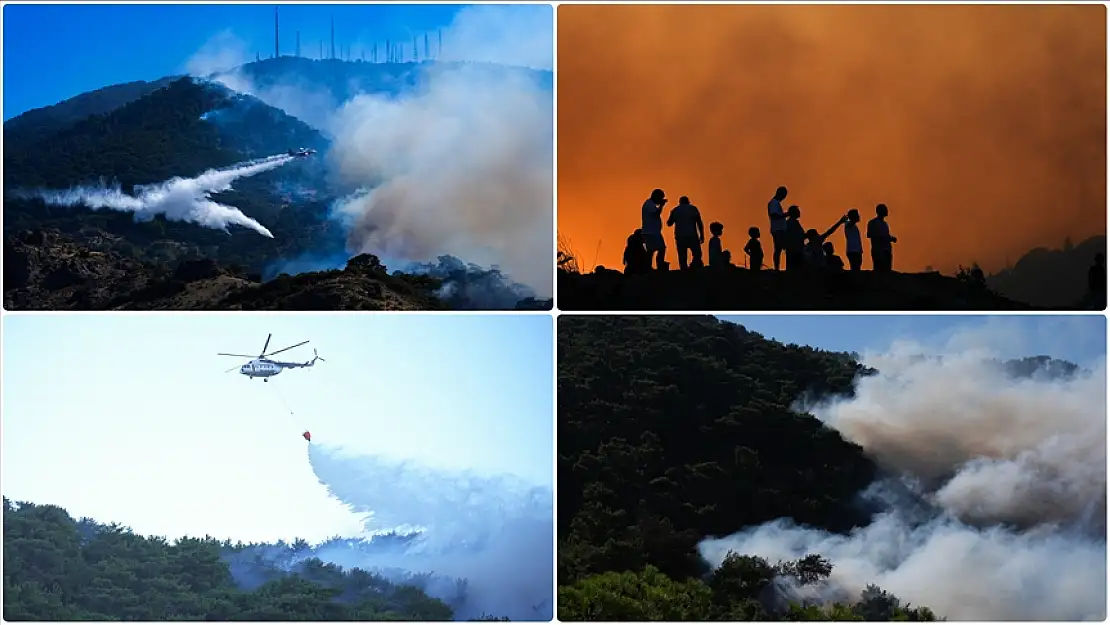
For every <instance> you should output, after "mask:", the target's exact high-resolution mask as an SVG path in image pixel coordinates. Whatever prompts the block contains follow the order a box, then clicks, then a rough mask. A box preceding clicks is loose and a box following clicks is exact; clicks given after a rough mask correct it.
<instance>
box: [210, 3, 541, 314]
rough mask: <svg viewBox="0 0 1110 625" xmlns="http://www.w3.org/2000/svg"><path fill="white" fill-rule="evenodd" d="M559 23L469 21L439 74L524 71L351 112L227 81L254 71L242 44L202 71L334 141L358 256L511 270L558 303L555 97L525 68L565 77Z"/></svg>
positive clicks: (326, 99)
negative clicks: (447, 258)
mask: <svg viewBox="0 0 1110 625" xmlns="http://www.w3.org/2000/svg"><path fill="white" fill-rule="evenodd" d="M552 23H553V10H552V8H551V7H550V6H548V5H534V6H512V5H475V6H468V7H464V8H463V9H461V10H460V11H459V12H458V13H457V14H456V16H455V18H454V20H453V21H452V23H451V24H450V25H449V26H448V27H447V28H446V29H444V31H443V41H444V43H443V45H444V52H443V55H442V56H441V57H440V58H439V59H438V60H441V61H466V62H487V63H499V64H502V65H508V66H516V68H513V69H510V68H508V67H489V66H475V65H463V66H459V65H446V66H445V65H439V66H437V65H432V66H425V67H424V68H422V69H421V70H420V71H421V72H422V74H421V84H420V86H419V87H418V88H417V89H415V90H413V91H412V92H410V93H407V94H404V95H401V96H399V97H396V98H393V97H388V96H381V95H366V94H363V95H358V96H356V97H354V98H352V99H350V100H347V101H345V102H341V101H340V100H339V94H334V93H330V92H328V91H326V90H323V89H321V88H320V87H319V86H312V85H309V84H308V83H307V82H306V81H304V80H301V79H299V78H296V77H288V78H287V79H286V80H284V81H283V82H280V83H278V84H274V85H267V86H265V87H262V86H259V85H256V84H254V83H253V82H252V81H251V79H250V78H249V77H248V76H246V74H245V73H243V72H242V71H239V70H238V69H235V70H230V71H228V70H227V69H226V68H224V67H222V64H223V63H224V62H225V60H226V59H233V58H243V55H241V54H240V52H239V50H240V46H239V44H238V43H237V42H235V41H234V39H233V38H226V37H225V38H222V39H214V40H213V42H210V45H209V46H206V48H205V49H204V50H202V51H201V52H200V53H198V55H197V56H196V58H195V59H194V60H192V61H191V62H190V63H189V64H188V66H189V67H190V68H191V69H190V71H191V72H192V73H194V75H197V76H200V77H205V78H210V79H213V80H215V81H217V82H220V83H222V84H224V85H225V86H227V87H229V88H231V89H233V90H235V91H239V92H242V93H246V94H249V95H253V96H255V97H257V98H258V99H260V100H262V101H263V102H265V103H267V104H269V105H271V106H274V107H276V108H279V109H282V110H283V111H285V112H286V113H288V114H290V115H292V116H294V117H297V118H299V119H301V120H302V121H305V122H306V123H308V124H309V125H311V126H313V127H315V128H316V129H318V130H320V131H321V132H322V133H323V134H324V135H326V136H328V137H330V138H331V139H332V140H333V142H334V143H333V146H332V149H331V150H330V152H329V153H328V154H327V162H328V163H329V164H330V165H331V166H332V167H333V168H334V169H335V176H334V181H335V183H336V184H337V186H338V187H340V188H341V191H342V192H343V193H347V194H349V195H348V196H347V198H346V199H345V200H344V201H342V202H341V203H340V205H339V206H338V208H337V211H336V213H335V216H336V218H337V219H340V220H342V221H343V222H344V223H345V224H347V225H349V226H350V228H351V232H350V236H349V237H348V251H349V252H350V253H352V254H357V253H361V252H372V253H374V254H376V255H378V256H380V257H390V258H394V259H396V260H398V261H406V262H428V261H434V260H435V259H436V257H438V256H440V255H445V254H449V255H453V256H456V257H459V258H462V259H464V260H465V261H467V262H471V263H476V264H478V265H483V266H487V267H488V266H497V267H499V268H500V269H501V270H502V271H503V272H504V273H505V274H507V275H508V277H509V278H511V279H512V280H515V281H517V282H521V283H523V284H526V285H528V286H529V287H531V288H532V289H533V290H535V291H536V293H537V295H539V296H541V297H549V296H550V295H551V293H552V291H553V285H552V272H551V258H552V257H553V256H554V247H553V243H552V240H553V225H552V215H553V205H552V194H553V191H554V189H553V186H554V185H553V159H552V151H553V112H554V107H553V103H552V91H551V90H550V88H548V87H547V86H545V85H540V84H536V83H535V82H534V81H533V80H531V79H530V78H529V77H528V74H526V73H525V71H524V70H520V69H519V68H520V67H529V68H537V69H550V68H551V67H552V66H553V58H554V47H553V35H552V30H553V29H552ZM220 41H225V42H227V46H228V47H229V51H228V52H226V53H225V52H223V51H222V50H221V49H220V47H219V42H220ZM354 47H355V48H356V49H361V48H366V47H367V46H366V44H365V43H362V44H356V45H355V46H354ZM244 60H246V59H244ZM217 68H218V69H217Z"/></svg>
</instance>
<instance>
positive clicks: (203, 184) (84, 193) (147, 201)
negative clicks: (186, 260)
mask: <svg viewBox="0 0 1110 625" xmlns="http://www.w3.org/2000/svg"><path fill="white" fill-rule="evenodd" d="M292 160H293V157H291V156H286V155H276V156H270V157H267V158H263V159H258V160H253V161H247V162H244V163H239V164H237V165H233V166H231V167H226V168H223V169H210V170H208V171H206V172H204V173H202V174H200V175H199V176H196V177H195V178H176V177H175V178H171V179H169V180H166V181H164V182H158V183H154V184H147V185H135V188H134V194H133V195H129V194H127V193H124V192H123V190H122V189H121V188H120V187H119V186H118V185H116V186H107V185H104V184H101V185H98V186H78V187H72V188H70V189H64V190H49V189H42V190H33V191H32V190H17V191H15V192H14V193H13V195H15V196H17V197H22V198H27V199H32V198H34V199H40V200H42V201H43V202H46V203H47V204H52V205H55V206H87V207H88V208H90V209H92V210H99V209H104V208H106V209H109V210H114V211H120V212H128V213H131V214H133V215H134V217H135V220H136V221H150V220H152V219H154V217H155V216H157V215H162V216H164V217H165V218H166V219H169V220H171V221H187V222H192V223H195V224H199V225H201V226H204V227H206V228H214V229H217V230H224V231H225V232H226V231H227V228H228V226H231V225H237V226H243V227H245V228H250V229H251V230H254V231H255V232H257V233H259V234H261V235H263V236H265V237H269V238H271V239H272V238H273V237H274V235H273V234H272V233H271V232H270V231H269V230H268V229H267V228H266V227H265V226H263V225H262V224H260V223H258V221H256V220H254V219H252V218H250V217H248V216H247V215H246V214H244V213H243V212H242V211H241V210H239V209H238V208H235V207H234V206H227V205H225V204H220V203H219V202H216V201H215V200H213V199H212V198H211V195H212V194H213V193H219V192H221V191H228V190H230V189H231V185H232V183H233V182H235V180H237V179H239V178H245V177H249V176H256V175H258V174H261V173H263V172H267V171H270V170H272V169H277V168H278V167H281V166H282V165H285V164H286V163H289V162H290V161H292Z"/></svg>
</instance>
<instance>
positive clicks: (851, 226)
mask: <svg viewBox="0 0 1110 625" xmlns="http://www.w3.org/2000/svg"><path fill="white" fill-rule="evenodd" d="M859 222H860V216H859V211H858V210H856V209H854V208H853V209H851V210H849V211H848V221H847V222H846V223H845V224H844V255H845V256H847V257H848V267H849V268H850V269H851V270H852V271H859V270H860V269H861V268H863V237H861V236H860V233H859V225H858V224H859Z"/></svg>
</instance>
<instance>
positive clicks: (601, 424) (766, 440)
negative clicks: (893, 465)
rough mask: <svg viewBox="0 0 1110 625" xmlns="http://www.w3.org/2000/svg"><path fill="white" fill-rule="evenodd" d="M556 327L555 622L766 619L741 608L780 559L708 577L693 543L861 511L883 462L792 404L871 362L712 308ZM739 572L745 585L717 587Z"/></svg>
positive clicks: (832, 520) (749, 562)
mask: <svg viewBox="0 0 1110 625" xmlns="http://www.w3.org/2000/svg"><path fill="white" fill-rule="evenodd" d="M558 336H559V338H558V341H559V346H558V349H559V373H558V375H559V378H558V386H559V388H558V393H559V406H558V410H559V414H558V419H559V489H558V493H559V507H558V515H559V518H558V534H559V551H558V554H559V584H560V589H559V617H560V619H562V620H583V619H585V620H612V619H614V618H617V619H625V620H649V619H663V620H678V619H684V620H707V619H721V618H723V619H725V620H737V619H738V620H751V619H752V618H768V615H766V614H764V613H763V612H762V611H761V610H759V609H755V608H753V606H752V605H750V604H749V603H745V602H748V601H749V600H755V599H758V597H759V594H760V592H762V591H761V590H760V589H762V588H765V587H766V585H767V584H769V583H771V579H772V578H773V577H774V575H773V573H772V572H771V565H770V564H768V563H766V562H763V561H762V560H759V559H758V558H748V559H742V560H735V561H732V565H729V566H726V567H722V569H723V572H719V573H716V574H714V575H715V577H712V578H710V579H709V581H708V582H706V583H708V584H709V586H708V587H706V586H705V583H703V582H701V581H697V580H698V578H700V577H702V576H703V575H705V574H706V573H708V570H707V566H706V565H705V564H704V562H702V560H701V558H700V557H699V555H698V552H697V543H698V542H699V541H701V540H702V539H703V538H704V537H706V536H723V535H727V534H730V533H733V532H735V531H737V530H738V529H740V528H742V527H745V526H749V525H755V524H759V523H763V522H766V521H770V520H773V519H776V518H780V517H789V518H794V519H795V520H797V522H799V523H805V524H809V525H813V526H817V527H825V528H829V529H831V530H834V531H845V530H848V529H850V528H851V527H853V526H855V525H857V524H861V523H862V522H864V521H865V520H866V515H865V514H864V513H863V512H862V511H861V510H860V509H859V508H857V507H856V505H855V497H856V495H857V493H859V492H860V491H861V490H862V489H863V488H864V487H866V486H867V485H868V484H870V483H871V482H872V480H873V479H874V478H875V476H876V471H877V470H876V467H875V465H874V464H873V463H872V461H871V460H869V459H868V458H866V457H865V456H864V455H863V451H862V449H861V448H860V447H858V446H857V445H855V444H853V443H850V442H847V441H845V440H844V439H843V438H842V437H841V436H840V434H839V433H837V432H835V431H833V430H831V429H829V428H827V427H825V426H823V425H822V424H821V423H820V422H819V421H817V419H815V418H814V417H812V416H809V415H803V414H798V413H796V412H794V411H793V410H792V409H791V406H792V404H793V403H794V402H795V400H796V399H798V398H799V397H800V396H801V395H802V394H803V393H815V394H819V395H827V394H833V395H836V394H839V395H849V394H851V393H852V392H853V391H852V384H853V381H854V379H855V378H856V376H858V375H869V374H870V373H871V371H870V370H868V369H866V368H864V367H862V366H861V365H859V364H858V363H856V362H854V361H853V360H852V359H851V357H850V356H849V355H846V354H834V353H829V352H823V351H819V350H815V349H812V348H808V347H797V346H785V345H782V344H780V343H777V342H773V341H768V340H765V339H763V338H762V337H761V336H760V335H758V334H755V333H752V332H748V331H746V330H745V329H744V328H743V327H741V326H737V325H735V324H731V323H726V322H722V321H718V320H716V319H714V318H712V317H651V316H649V317H593V316H591V317H568V316H563V317H560V318H559V327H558ZM811 564H812V563H811ZM733 565H735V566H733ZM730 567H732V568H730ZM818 568H820V567H818ZM730 571H731V572H730ZM738 571H739V572H738ZM734 573H735V574H738V575H740V576H741V577H743V576H744V575H747V576H748V579H749V581H748V582H747V583H748V585H749V586H748V590H746V591H744V592H740V593H739V594H736V593H733V594H732V595H730V594H729V592H726V591H725V590H724V589H723V588H718V587H714V584H715V583H716V584H718V585H719V584H725V586H726V587H727V586H728V584H729V583H732V582H728V579H729V578H728V576H729V575H732V574H734ZM825 575H827V572H826V573H825ZM683 580H687V581H683ZM714 580H716V581H714ZM759 580H762V581H759ZM753 584H754V585H753ZM636 588H639V589H640V590H634V589H636ZM657 593H661V594H660V596H669V597H671V599H670V600H669V601H665V602H662V603H660V602H657V601H654V600H653V599H651V597H652V596H653V595H655V594H657ZM721 593H724V594H721ZM730 597H731V598H730ZM741 599H743V601H741ZM738 602H739V603H738ZM666 604H670V605H666ZM753 610H754V611H753ZM760 615H762V616H760ZM803 616H804V615H803ZM834 616H835V615H834ZM841 616H843V615H841ZM873 616H874V615H873ZM879 616H883V615H881V614H880V615H879ZM799 618H801V620H822V619H826V618H830V616H829V615H828V614H826V613H821V612H820V611H818V613H817V614H816V615H814V614H810V615H809V617H808V618H803V617H799ZM886 618H893V613H891V614H887V615H886ZM837 620H844V619H843V618H839V617H838V618H837ZM879 620H886V619H879Z"/></svg>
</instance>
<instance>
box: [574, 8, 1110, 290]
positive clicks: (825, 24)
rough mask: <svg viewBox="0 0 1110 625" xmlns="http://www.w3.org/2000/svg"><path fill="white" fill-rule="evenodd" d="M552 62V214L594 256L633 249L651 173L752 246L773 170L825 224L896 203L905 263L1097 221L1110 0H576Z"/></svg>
mask: <svg viewBox="0 0 1110 625" xmlns="http://www.w3.org/2000/svg"><path fill="white" fill-rule="evenodd" d="M557 76H558V78H557V79H558V106H559V108H558V137H559V143H558V159H559V160H558V167H559V169H558V194H559V195H558V203H559V205H558V211H559V213H558V215H559V234H560V236H561V237H565V238H568V239H569V240H570V242H571V245H572V247H573V251H574V252H575V253H577V254H578V255H579V259H580V261H581V263H582V265H583V268H586V267H589V268H592V267H593V265H594V264H595V263H594V255H595V251H596V248H597V245H598V241H599V240H601V242H602V243H601V249H600V253H599V254H598V255H597V264H604V265H606V266H609V267H615V268H619V267H621V254H622V252H623V249H624V244H625V239H626V238H627V237H628V235H629V234H630V233H631V232H632V231H633V230H634V229H636V228H638V227H639V225H640V206H641V204H642V203H643V201H644V200H645V199H647V197H648V194H649V193H650V192H651V190H652V189H653V188H655V187H661V188H663V189H664V190H665V191H666V192H667V197H668V199H669V200H670V202H669V203H668V204H667V208H666V210H665V212H664V217H666V212H669V210H670V209H671V208H672V207H673V206H674V205H675V204H677V202H678V198H679V196H681V195H688V196H689V197H690V200H691V202H693V203H694V204H696V205H697V206H698V207H699V208H701V212H702V218H703V219H704V220H705V222H706V226H707V230H708V224H709V223H710V222H712V221H720V222H722V223H723V224H724V226H725V232H724V243H725V248H726V249H731V250H732V251H733V259H734V262H739V263H742V262H743V254H742V252H740V250H741V249H742V248H743V246H744V242H745V241H746V240H747V234H746V233H747V230H748V227H750V226H753V225H754V226H759V228H760V230H761V231H762V232H763V236H764V239H765V242H764V247H765V249H767V250H768V252H769V251H770V240H769V239H770V237H769V234H768V218H767V201H768V200H769V199H770V198H771V196H772V195H773V194H774V191H775V188H776V187H777V186H779V185H786V186H787V187H789V189H790V196H789V198H788V199H787V201H786V202H784V203H783V204H784V207H785V206H787V205H790V204H797V205H798V206H799V207H801V209H802V224H803V225H804V226H805V227H806V228H817V229H819V230H822V231H823V230H824V229H825V228H827V227H829V226H831V225H832V224H833V223H834V222H835V221H836V220H837V219H838V218H839V217H840V215H842V214H844V213H845V212H846V211H847V210H848V209H849V208H858V209H859V210H860V213H861V215H862V217H863V221H864V222H866V221H867V220H868V219H870V218H871V217H873V216H874V214H875V205H876V204H877V203H879V202H883V203H885V204H887V206H889V207H890V218H889V223H890V227H891V234H893V235H895V236H897V237H898V243H896V244H895V246H894V266H895V269H900V270H903V271H920V270H922V269H924V268H925V267H926V266H932V267H934V268H935V269H938V270H940V271H943V272H945V273H952V272H953V271H954V270H955V268H956V266H957V265H959V264H963V265H969V264H971V263H972V262H978V263H979V264H980V265H981V266H982V267H983V268H984V269H985V270H987V271H994V270H997V269H1000V268H1001V267H1002V266H1003V265H1004V264H1005V263H1006V261H1007V260H1009V261H1011V262H1013V261H1016V260H1017V259H1018V258H1019V257H1020V256H1021V255H1022V254H1023V253H1024V252H1026V251H1028V250H1029V249H1031V248H1033V247H1036V246H1046V247H1059V246H1060V245H1061V244H1062V243H1063V241H1064V239H1065V237H1069V236H1070V237H1071V238H1072V239H1073V241H1075V242H1078V241H1080V240H1082V239H1084V238H1086V237H1089V236H1092V235H1095V234H1104V233H1105V232H1106V214H1107V213H1106V9H1105V7H1103V6H1102V5H1084V6H1075V5H1072V6H1067V5H1063V6H1023V5H1009V6H1003V5H965V6H938V5H932V6H929V5H864V6H858V5H857V6H847V5H732V6H727V5H706V6H695V5H690V6H674V5H672V6H660V5H655V6H652V5H638V6H637V5H604V6H584V5H568V4H564V5H561V6H560V7H559V9H558V69H557ZM862 225H863V224H861V226H862ZM706 234H707V236H708V232H707V233H706ZM665 236H666V237H667V245H668V252H667V256H668V260H670V261H671V263H672V265H676V262H675V253H674V242H673V238H672V233H671V232H669V231H668V232H667V233H665ZM829 240H830V241H832V242H833V243H834V244H835V245H836V249H837V251H838V252H839V253H843V249H844V237H843V233H842V231H839V232H837V234H835V235H834V236H833V237H831V238H830V239H829ZM865 247H867V248H868V249H869V246H867V244H866V242H865ZM865 258H866V260H865V262H864V268H865V269H866V268H870V266H871V261H870V258H869V257H868V256H867V255H865ZM770 260H771V259H770V254H769V253H768V258H767V260H766V262H767V263H768V264H770Z"/></svg>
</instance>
